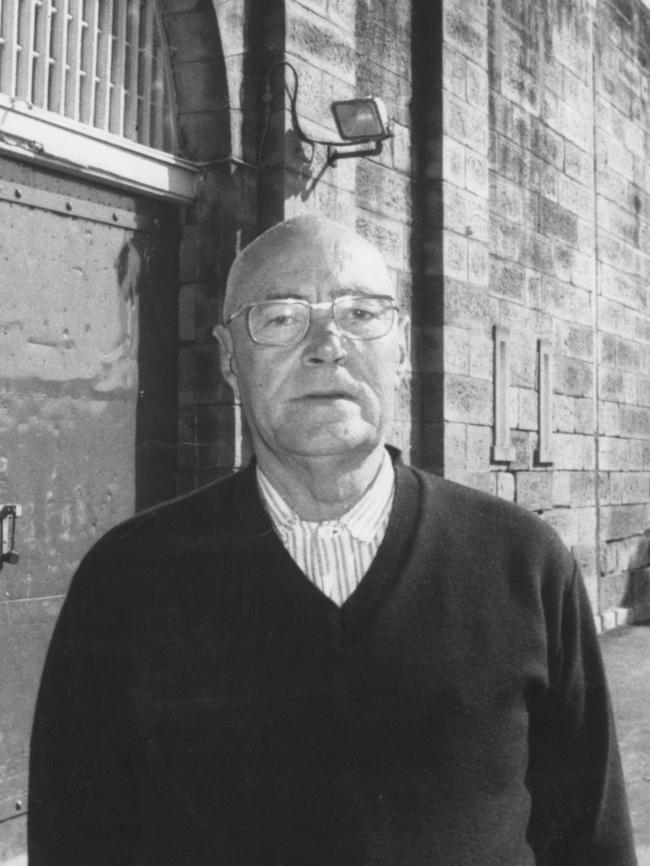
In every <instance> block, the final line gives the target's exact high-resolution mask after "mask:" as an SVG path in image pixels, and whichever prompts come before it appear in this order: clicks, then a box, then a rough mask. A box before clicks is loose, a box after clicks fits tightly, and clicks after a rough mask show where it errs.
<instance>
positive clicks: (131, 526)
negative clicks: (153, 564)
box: [91, 467, 257, 558]
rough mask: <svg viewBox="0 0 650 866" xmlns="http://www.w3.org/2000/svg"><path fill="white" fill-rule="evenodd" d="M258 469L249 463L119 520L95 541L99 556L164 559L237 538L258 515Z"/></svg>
mask: <svg viewBox="0 0 650 866" xmlns="http://www.w3.org/2000/svg"><path fill="white" fill-rule="evenodd" d="M256 506H257V497H256V495H255V486H254V472H253V471H252V469H251V468H250V467H249V468H247V469H244V470H240V471H238V472H234V473H233V474H232V475H229V476H227V477H225V478H222V479H219V480H217V481H213V482H211V483H209V484H206V485H204V486H202V487H199V488H197V489H196V490H192V491H189V492H187V493H184V494H182V495H179V496H177V497H175V498H173V499H170V500H166V501H164V502H161V503H158V504H156V505H154V506H152V507H150V508H148V509H146V510H143V511H139V512H138V513H137V514H135V515H133V516H132V517H129V518H127V519H126V520H124V521H122V522H121V523H118V524H117V525H116V526H114V527H113V528H112V529H110V530H108V532H106V534H105V535H103V536H102V538H101V539H100V540H99V541H98V542H97V543H96V544H95V545H94V547H93V548H92V550H91V553H92V554H93V555H94V556H95V557H100V558H106V557H109V558H110V557H113V556H119V557H121V558H122V557H125V556H141V555H146V556H148V557H160V556H168V555H170V554H174V553H178V552H180V551H182V550H183V549H187V548H196V547H197V546H200V545H201V544H202V543H203V542H208V541H212V542H215V540H218V539H220V538H232V536H233V534H236V533H238V532H241V531H243V530H244V526H245V524H246V523H247V522H250V521H253V522H254V520H255V519H256V516H257V515H256V514H255V511H256Z"/></svg>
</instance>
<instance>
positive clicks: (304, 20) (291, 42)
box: [286, 3, 355, 82]
mask: <svg viewBox="0 0 650 866" xmlns="http://www.w3.org/2000/svg"><path fill="white" fill-rule="evenodd" d="M286 48H287V51H288V52H289V53H292V54H296V55H297V56H298V57H301V58H304V59H305V60H307V61H309V62H310V63H312V64H313V65H314V66H317V67H320V68H321V69H325V70H327V71H328V72H331V73H332V74H334V75H338V77H339V78H341V79H342V80H343V81H349V82H352V81H354V75H355V50H354V46H353V44H352V34H351V33H347V32H346V33H343V32H342V31H341V30H340V29H339V28H335V27H332V26H331V25H330V24H328V23H327V22H326V20H325V19H323V18H321V17H319V16H316V15H314V14H313V13H309V12H308V11H307V10H303V9H301V8H300V7H299V6H298V5H297V4H295V3H294V4H293V12H292V14H291V15H290V16H289V17H288V20H287V32H286Z"/></svg>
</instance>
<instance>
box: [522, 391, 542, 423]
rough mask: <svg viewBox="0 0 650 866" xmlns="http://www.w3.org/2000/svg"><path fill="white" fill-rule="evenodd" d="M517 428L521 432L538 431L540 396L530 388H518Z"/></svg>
mask: <svg viewBox="0 0 650 866" xmlns="http://www.w3.org/2000/svg"><path fill="white" fill-rule="evenodd" d="M516 394H517V427H519V428H520V429H521V430H537V426H538V415H539V412H538V405H537V404H538V396H537V392H536V391H533V390H532V389H530V388H517V389H516Z"/></svg>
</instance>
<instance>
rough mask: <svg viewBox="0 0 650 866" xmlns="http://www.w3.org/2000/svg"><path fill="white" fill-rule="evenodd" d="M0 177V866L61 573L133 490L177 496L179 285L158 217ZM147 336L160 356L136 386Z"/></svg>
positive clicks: (13, 838) (20, 802) (62, 588)
mask: <svg viewBox="0 0 650 866" xmlns="http://www.w3.org/2000/svg"><path fill="white" fill-rule="evenodd" d="M0 177H1V180H0V226H1V227H2V228H1V231H0V359H1V363H0V503H14V504H18V505H20V506H21V507H22V516H21V517H20V518H19V520H18V522H17V531H16V553H17V556H18V559H17V561H15V562H8V563H4V564H3V566H2V568H1V569H0V682H1V683H2V689H1V691H2V701H1V706H0V821H1V822H2V823H1V824H0V827H2V832H1V833H0V860H1V859H2V858H3V857H4V858H5V859H6V857H7V856H8V855H9V854H10V853H11V852H12V850H13V849H14V848H15V846H16V845H19V842H18V840H19V838H20V837H21V835H22V832H23V822H22V821H21V820H20V817H19V816H21V815H24V812H25V809H26V807H27V803H26V797H25V793H26V772H27V754H28V743H29V732H30V728H31V717H32V710H33V705H34V701H35V698H36V691H37V687H38V682H39V677H40V672H41V668H42V664H43V660H44V657H45V650H46V647H47V643H48V641H49V637H50V634H51V630H52V627H53V625H54V622H55V619H56V615H57V613H58V610H59V607H60V603H61V599H62V597H63V595H64V594H65V592H66V590H67V587H68V584H69V581H70V577H71V575H72V573H73V571H74V569H75V567H76V565H77V564H78V562H79V559H80V558H81V556H82V555H83V554H84V553H85V552H86V550H87V549H88V548H89V547H90V545H91V544H92V542H93V541H94V540H95V539H96V538H98V537H99V535H100V534H102V533H103V532H104V531H105V530H106V529H108V528H109V527H110V526H113V525H114V524H115V523H117V522H118V521H119V520H120V519H123V518H125V517H127V516H128V515H130V514H131V513H132V512H133V510H134V508H135V505H136V497H137V496H138V495H139V494H143V493H144V495H145V498H146V496H147V495H149V494H150V493H151V492H152V491H155V494H156V496H157V497H160V496H169V495H171V493H172V492H173V486H172V485H173V469H172V471H171V474H170V472H169V470H170V468H171V467H170V466H169V463H167V471H166V470H165V468H164V463H165V460H166V459H167V460H168V458H169V456H170V449H174V446H175V435H174V434H175V430H173V431H172V433H171V434H170V438H169V439H168V441H167V443H166V448H165V447H163V448H162V449H161V447H160V446H161V443H162V442H163V440H164V438H165V426H167V428H169V426H170V420H171V421H172V423H173V425H174V426H175V420H176V407H175V401H174V405H173V406H172V407H171V412H170V411H168V410H169V408H170V407H169V405H167V407H166V408H165V405H164V403H165V399H167V400H168V399H169V395H168V392H169V389H168V388H166V386H165V384H164V382H165V380H166V379H168V378H169V376H168V374H169V372H170V371H171V373H172V377H173V376H175V373H174V371H175V358H174V356H173V354H172V353H170V349H171V350H172V352H173V349H174V346H170V343H169V339H167V342H165V339H164V337H165V333H166V334H167V337H169V334H170V332H171V334H172V335H173V339H174V343H175V339H176V325H175V308H176V298H175V292H176V282H175V279H173V280H172V281H171V284H170V280H169V278H167V282H166V285H167V291H165V283H164V281H162V280H161V274H164V273H165V271H168V272H171V274H172V275H173V274H174V271H175V270H176V268H175V258H176V254H175V252H174V246H172V247H171V249H170V247H169V240H168V239H166V240H163V239H162V238H161V235H160V232H161V225H162V223H163V222H164V221H165V219H166V218H167V216H166V212H165V210H164V209H163V210H162V211H160V210H155V209H154V210H153V211H152V210H151V209H150V208H148V207H144V209H140V212H139V213H138V210H139V209H138V207H137V206H136V205H135V204H134V202H133V201H132V200H131V199H130V198H128V197H123V196H119V195H116V194H109V193H105V192H104V193H102V192H99V191H96V192H95V194H94V195H93V194H92V191H89V189H88V188H87V187H85V186H84V185H81V184H79V183H75V182H72V181H65V180H62V179H60V178H55V177H53V176H52V175H49V174H47V173H39V172H35V171H34V170H32V169H28V168H26V167H22V166H20V164H19V163H12V162H10V161H6V160H3V161H0ZM156 218H159V222H158V223H157V225H154V220H155V219H156ZM170 285H171V286H172V287H173V293H171V292H170V291H169V287H170ZM153 295H155V298H154V297H153ZM161 316H162V317H163V318H165V317H166V324H165V325H164V326H162V327H161V326H160V322H159V320H160V318H161ZM152 341H153V343H154V348H153V351H152V348H151V345H150V346H149V350H148V353H149V354H150V355H151V356H152V357H153V358H157V357H158V355H159V353H160V352H161V351H163V352H164V353H165V354H166V356H167V360H166V361H163V362H162V364H161V363H158V364H157V370H156V371H152V369H151V364H150V363H146V364H145V365H144V369H145V373H144V375H143V374H142V371H141V370H140V369H139V366H140V365H139V363H138V361H139V358H140V356H141V349H142V347H143V343H144V344H147V343H151V342H152ZM161 379H162V381H163V387H162V390H161V388H160V387H159V386H160V380H161ZM174 390H175V389H174V388H173V378H172V395H173V396H174V397H175V394H174ZM165 395H167V396H165ZM143 407H148V408H146V409H145V410H144V411H143ZM154 419H155V422H156V424H155V426H156V430H155V432H153V433H152V432H151V427H152V421H153V420H154ZM147 426H148V427H149V433H148V434H147V433H146V432H145V428H146V427H147ZM171 455H172V456H173V457H174V458H175V451H174V450H171ZM143 461H144V464H146V466H147V469H146V470H145V474H147V471H148V472H152V473H153V474H154V476H155V477H154V478H153V480H152V479H145V478H143V477H142V470H143V469H144V466H143ZM138 464H140V469H139V470H138V473H139V476H140V477H139V478H137V477H136V465H138ZM174 468H175V467H174ZM165 482H166V484H165ZM14 817H16V820H9V819H12V818H14Z"/></svg>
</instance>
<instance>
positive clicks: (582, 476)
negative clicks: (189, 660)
mask: <svg viewBox="0 0 650 866" xmlns="http://www.w3.org/2000/svg"><path fill="white" fill-rule="evenodd" d="M569 475H570V478H569V483H570V497H571V505H572V507H580V506H591V505H594V503H595V497H596V476H595V473H594V472H589V471H579V472H571V473H569Z"/></svg>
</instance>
